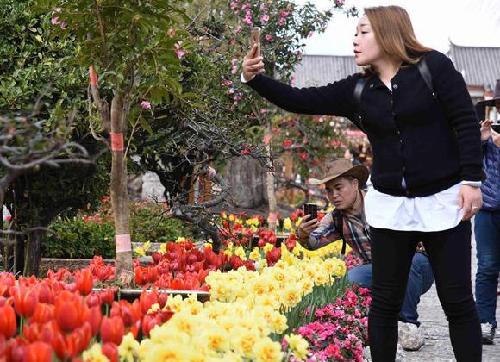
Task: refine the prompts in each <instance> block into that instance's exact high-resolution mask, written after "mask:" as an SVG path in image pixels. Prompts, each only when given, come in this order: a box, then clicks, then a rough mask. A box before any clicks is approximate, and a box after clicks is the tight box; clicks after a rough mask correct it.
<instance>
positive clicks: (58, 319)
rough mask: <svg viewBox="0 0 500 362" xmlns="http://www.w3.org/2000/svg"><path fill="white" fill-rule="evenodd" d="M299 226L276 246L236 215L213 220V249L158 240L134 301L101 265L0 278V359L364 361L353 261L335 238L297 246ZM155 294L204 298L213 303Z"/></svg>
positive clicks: (363, 298) (361, 302) (139, 274)
mask: <svg viewBox="0 0 500 362" xmlns="http://www.w3.org/2000/svg"><path fill="white" fill-rule="evenodd" d="M299 218H300V214H298V213H295V216H294V215H292V217H291V218H290V219H289V220H290V224H291V225H290V224H288V222H285V223H284V226H286V227H287V228H288V229H289V230H288V231H290V232H291V233H290V236H289V237H288V238H286V239H285V240H284V241H283V242H282V243H281V244H280V245H279V243H278V239H277V237H276V235H275V233H274V232H272V231H270V230H267V229H264V228H262V227H260V225H261V223H262V221H263V220H259V219H258V218H255V217H242V216H241V215H239V216H238V217H236V216H234V215H222V221H223V231H222V235H223V236H224V241H223V244H224V248H223V250H221V251H220V252H219V253H215V252H214V251H213V250H212V248H211V245H210V244H208V243H207V244H204V245H196V244H195V243H194V242H192V241H188V240H182V239H180V240H178V241H177V242H169V243H166V244H163V245H162V246H161V248H160V250H159V251H157V252H155V253H152V255H151V256H152V259H153V262H152V263H151V264H150V265H146V266H144V265H140V263H139V262H138V261H136V262H135V266H134V268H135V283H136V285H137V286H138V287H141V288H143V291H142V293H141V294H140V296H139V297H138V298H137V299H135V300H133V301H126V300H123V299H121V300H116V299H117V289H116V288H114V287H106V283H109V281H110V280H112V279H113V278H114V273H115V270H114V267H113V266H111V265H106V264H105V263H104V262H103V260H102V258H100V257H95V258H94V259H93V261H92V263H91V265H90V266H89V267H88V268H85V269H82V270H79V271H76V272H70V271H68V270H65V269H60V270H57V271H49V273H48V275H47V277H46V278H44V279H36V278H34V277H31V278H18V279H16V278H15V277H14V276H13V275H12V274H9V273H2V274H0V315H1V316H2V318H0V361H2V360H6V361H53V360H59V361H107V360H110V361H139V360H140V361H327V360H339V361H343V360H346V361H347V360H354V361H362V355H363V346H364V345H365V344H366V339H367V337H366V311H367V308H368V305H369V303H370V297H369V295H368V293H367V291H366V290H363V289H359V288H350V287H347V289H346V286H345V284H346V283H345V280H344V278H343V277H344V275H345V272H346V269H347V266H346V265H355V264H357V263H358V262H359V261H358V260H357V259H355V258H353V257H352V256H351V255H350V254H348V256H347V257H346V258H345V259H344V260H342V259H340V258H338V254H339V251H340V247H341V243H340V242H336V243H333V244H330V245H329V246H328V247H325V248H322V249H320V250H318V251H314V252H311V251H307V250H305V249H303V248H302V247H301V246H300V245H298V244H297V243H296V239H295V236H294V234H293V228H294V225H296V223H297V222H300V219H299ZM250 232H251V233H250ZM254 235H258V237H257V238H255V237H253V236H254ZM137 251H138V253H139V254H144V253H146V252H147V246H144V247H143V250H137ZM96 286H97V287H100V289H99V290H95V289H93V288H94V287H96ZM163 289H177V290H203V291H209V292H210V300H209V301H206V302H204V303H202V302H200V301H198V300H197V299H196V297H195V296H194V295H192V296H190V297H188V298H184V299H183V298H182V297H181V296H180V295H176V296H167V294H165V293H163V292H161V290H163Z"/></svg>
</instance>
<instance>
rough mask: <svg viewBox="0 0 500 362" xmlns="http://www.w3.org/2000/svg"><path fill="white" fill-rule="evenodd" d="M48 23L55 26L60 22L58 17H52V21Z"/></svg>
mask: <svg viewBox="0 0 500 362" xmlns="http://www.w3.org/2000/svg"><path fill="white" fill-rule="evenodd" d="M50 22H51V23H52V25H57V24H59V23H60V22H61V21H60V20H59V16H53V17H52V19H51V20H50Z"/></svg>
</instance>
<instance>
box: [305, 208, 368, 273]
mask: <svg viewBox="0 0 500 362" xmlns="http://www.w3.org/2000/svg"><path fill="white" fill-rule="evenodd" d="M341 222H342V226H343V228H342V232H340V227H341V225H340V223H341ZM339 239H343V240H344V241H345V242H346V243H347V244H348V245H349V246H350V247H351V248H352V249H353V251H354V252H355V253H356V254H358V255H359V256H360V257H361V258H362V259H363V263H364V264H368V263H371V259H372V257H371V239H370V230H369V226H368V224H367V223H366V219H365V214H364V209H363V213H362V214H361V215H345V214H343V213H342V212H341V211H340V210H333V211H332V212H330V213H329V214H327V215H325V217H323V219H322V220H321V221H320V223H319V225H318V227H317V228H316V229H315V230H313V231H312V232H311V233H310V234H309V240H308V242H307V244H304V247H306V248H307V249H309V250H315V249H319V248H321V247H323V246H325V245H328V244H330V243H332V242H334V241H335V240H339Z"/></svg>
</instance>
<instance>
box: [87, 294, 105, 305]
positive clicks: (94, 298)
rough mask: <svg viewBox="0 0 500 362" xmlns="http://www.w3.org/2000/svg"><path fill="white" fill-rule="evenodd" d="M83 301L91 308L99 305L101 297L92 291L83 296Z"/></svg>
mask: <svg viewBox="0 0 500 362" xmlns="http://www.w3.org/2000/svg"><path fill="white" fill-rule="evenodd" d="M85 303H87V307H89V308H92V307H96V306H99V307H100V306H101V297H100V296H99V294H97V293H92V294H90V295H87V297H86V298H85Z"/></svg>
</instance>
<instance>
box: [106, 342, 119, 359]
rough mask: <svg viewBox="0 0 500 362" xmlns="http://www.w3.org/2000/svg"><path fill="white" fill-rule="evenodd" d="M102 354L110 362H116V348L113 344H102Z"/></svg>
mask: <svg viewBox="0 0 500 362" xmlns="http://www.w3.org/2000/svg"><path fill="white" fill-rule="evenodd" d="M102 354H103V355H105V356H106V357H108V359H109V361H110V362H118V361H119V359H118V347H117V346H116V344H114V343H110V342H108V343H104V344H103V345H102Z"/></svg>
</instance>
